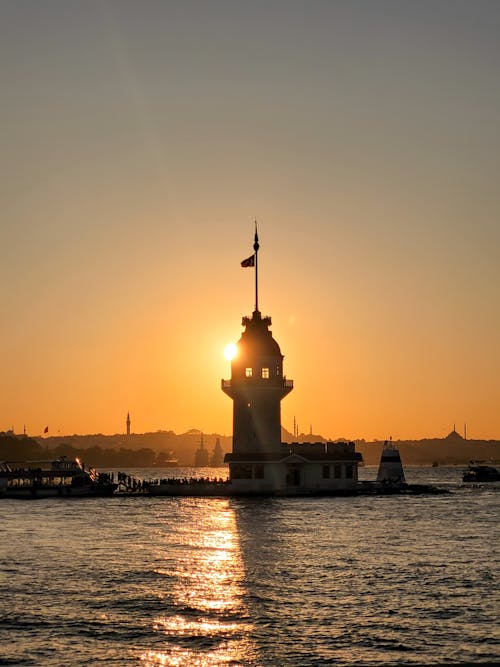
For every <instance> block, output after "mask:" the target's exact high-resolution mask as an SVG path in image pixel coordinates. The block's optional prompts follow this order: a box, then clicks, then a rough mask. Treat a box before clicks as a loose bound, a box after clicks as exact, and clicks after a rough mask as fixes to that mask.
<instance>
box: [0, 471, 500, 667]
mask: <svg viewBox="0 0 500 667" xmlns="http://www.w3.org/2000/svg"><path fill="white" fill-rule="evenodd" d="M126 472H127V474H129V475H135V476H137V477H139V478H143V479H149V478H150V477H161V476H163V477H166V476H173V475H176V476H180V477H185V476H186V477H191V476H204V477H207V476H208V477H226V476H227V469H220V470H213V469H206V470H203V469H178V470H172V469H169V470H164V471H161V470H160V471H159V470H154V471H153V470H151V471H145V470H127V471H126ZM360 473H361V474H360V477H362V478H364V479H374V478H375V476H376V469H375V468H368V467H367V468H363V469H361V471H360ZM406 474H407V479H408V481H409V482H414V483H433V484H436V485H437V486H441V487H443V488H446V489H448V490H449V491H450V493H449V494H446V495H421V496H371V497H370V496H363V497H345V498H255V499H253V498H168V497H154V498H152V497H151V498H150V497H124V496H120V497H111V498H90V499H64V498H54V499H40V500H10V499H4V500H1V501H0V665H36V666H43V667H53V666H57V667H59V666H65V667H68V666H69V667H73V666H79V667H80V666H82V665H116V666H120V667H123V666H127V665H138V666H140V665H142V666H143V667H160V666H162V667H163V666H166V665H169V666H170V665H171V666H175V667H215V666H217V667H218V666H227V665H229V666H231V667H236V666H248V667H264V666H268V665H273V666H274V665H276V666H279V667H292V666H293V667H295V666H300V667H319V666H321V665H337V666H339V667H341V666H353V665H354V666H355V665H359V666H366V667H368V666H380V665H414V666H415V665H435V664H446V665H452V664H454V665H469V664H490V665H493V664H499V663H500V637H499V632H498V617H499V585H498V584H499V577H500V572H499V555H498V548H499V528H498V509H499V499H500V486H499V485H493V486H486V485H484V486H477V487H473V486H464V485H462V484H461V475H462V468H459V467H456V468H455V467H439V468H430V467H428V468H423V467H422V468H418V467H415V468H411V467H410V468H407V469H406Z"/></svg>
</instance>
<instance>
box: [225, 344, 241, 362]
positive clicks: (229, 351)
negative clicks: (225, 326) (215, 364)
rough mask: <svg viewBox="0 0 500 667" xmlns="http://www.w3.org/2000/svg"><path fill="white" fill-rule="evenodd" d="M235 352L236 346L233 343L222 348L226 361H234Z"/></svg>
mask: <svg viewBox="0 0 500 667" xmlns="http://www.w3.org/2000/svg"><path fill="white" fill-rule="evenodd" d="M237 351H238V350H237V347H236V345H235V344H234V343H229V345H226V347H225V348H224V356H225V357H226V359H227V360H228V361H231V359H234V357H235V356H236V352H237Z"/></svg>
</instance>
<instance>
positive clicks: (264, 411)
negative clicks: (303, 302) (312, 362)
mask: <svg viewBox="0 0 500 667" xmlns="http://www.w3.org/2000/svg"><path fill="white" fill-rule="evenodd" d="M242 326H244V327H245V330H244V331H243V333H242V336H241V338H240V340H239V341H238V342H237V344H236V349H237V352H236V355H235V357H234V359H233V361H232V363H231V379H230V380H222V391H223V392H224V393H225V394H227V395H228V396H229V397H230V398H232V400H233V454H236V455H238V454H250V453H253V454H257V453H258V454H271V453H279V452H281V451H282V449H283V448H282V446H281V400H282V399H283V398H284V397H285V396H286V395H287V394H288V393H290V392H291V391H292V389H293V381H292V380H287V379H286V378H285V377H284V376H283V355H282V354H281V350H280V347H279V345H278V343H277V342H276V341H275V340H274V338H273V336H272V333H271V331H269V327H270V326H271V318H270V317H262V315H261V313H260V312H259V311H258V310H255V311H254V312H253V314H252V317H251V318H249V317H244V318H243V320H242Z"/></svg>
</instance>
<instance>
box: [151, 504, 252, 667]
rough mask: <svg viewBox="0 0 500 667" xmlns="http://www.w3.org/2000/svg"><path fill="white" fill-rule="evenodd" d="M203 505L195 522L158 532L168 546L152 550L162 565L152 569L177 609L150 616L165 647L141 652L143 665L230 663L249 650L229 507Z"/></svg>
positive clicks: (195, 666) (236, 540) (240, 566)
mask: <svg viewBox="0 0 500 667" xmlns="http://www.w3.org/2000/svg"><path fill="white" fill-rule="evenodd" d="M193 502H194V503H195V504H196V503H197V502H199V501H196V500H194V501H193ZM206 509H207V511H205V512H202V513H200V512H199V511H198V512H196V517H197V521H196V522H183V523H182V525H178V526H176V527H175V531H174V532H171V526H169V531H168V532H163V533H162V534H161V538H162V539H163V541H167V543H168V545H166V546H168V548H166V549H165V551H164V553H161V552H160V553H159V554H157V556H158V560H159V561H161V559H162V557H164V559H165V564H164V566H160V567H159V568H157V569H156V570H155V572H156V574H158V575H161V576H164V577H166V578H167V579H168V581H169V582H171V588H169V589H168V594H169V596H170V597H171V600H170V602H171V606H172V607H174V608H175V609H176V610H178V613H176V614H175V615H170V616H158V617H156V618H155V619H154V624H153V630H154V632H155V633H163V635H164V636H165V647H164V648H163V650H148V651H146V652H144V653H143V654H142V655H141V656H140V659H141V662H142V663H143V665H144V666H145V667H158V666H163V665H169V666H173V667H188V666H189V667H215V666H216V665H224V664H231V665H232V666H233V667H235V666H236V665H238V664H248V659H249V658H251V656H252V655H255V647H254V646H253V645H252V642H251V640H250V639H249V636H250V634H251V633H250V630H251V627H250V623H249V621H248V618H249V614H248V612H247V610H246V609H245V604H244V585H243V580H244V567H243V560H242V555H241V550H240V543H239V537H238V531H237V528H236V521H235V516H234V510H233V509H231V508H230V507H229V503H228V501H227V500H222V499H221V500H216V499H214V500H212V501H211V503H210V507H207V508H206ZM200 516H201V517H202V518H201V519H200ZM172 553H178V556H177V557H175V558H173V557H172ZM158 595H159V596H160V597H163V596H164V593H162V592H158Z"/></svg>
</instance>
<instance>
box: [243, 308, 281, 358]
mask: <svg viewBox="0 0 500 667" xmlns="http://www.w3.org/2000/svg"><path fill="white" fill-rule="evenodd" d="M242 325H243V326H244V327H245V331H244V332H243V333H242V335H241V338H240V340H239V341H238V342H237V343H236V345H237V347H238V350H240V351H241V352H243V354H244V355H245V356H246V357H281V356H282V355H281V350H280V346H279V345H278V343H277V342H276V341H275V340H274V338H273V335H272V333H271V331H269V328H268V327H269V326H270V325H271V318H270V317H262V315H261V314H260V312H259V311H258V310H256V311H254V313H253V315H252V318H251V319H250V318H249V317H244V318H243V320H242Z"/></svg>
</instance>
